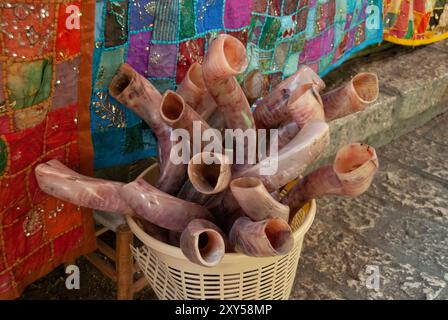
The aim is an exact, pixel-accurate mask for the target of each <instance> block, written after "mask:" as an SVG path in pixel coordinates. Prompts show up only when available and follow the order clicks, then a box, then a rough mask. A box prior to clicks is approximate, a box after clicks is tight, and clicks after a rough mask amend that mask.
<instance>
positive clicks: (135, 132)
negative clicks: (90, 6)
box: [91, 0, 382, 169]
mask: <svg viewBox="0 0 448 320" xmlns="http://www.w3.org/2000/svg"><path fill="white" fill-rule="evenodd" d="M368 7H375V8H377V10H376V11H375V10H369V9H368ZM381 8H382V5H381V0H348V1H347V0H300V1H298V0H269V1H268V0H256V1H255V0H164V1H161V0H121V1H119V0H109V1H106V0H103V1H97V8H96V9H97V11H96V15H97V17H96V30H95V37H96V49H95V57H94V63H93V82H94V83H95V88H94V91H93V94H92V106H91V117H92V137H93V143H94V150H95V152H94V153H95V168H97V169H99V168H104V167H109V166H113V165H119V164H125V163H129V162H131V161H133V160H136V159H139V158H143V157H146V156H149V155H155V153H156V141H155V140H154V137H153V136H152V135H151V133H150V130H149V129H148V128H147V126H146V125H145V124H144V123H142V121H140V120H139V119H138V118H137V117H136V116H135V115H134V114H132V113H131V112H130V111H128V110H127V109H126V108H125V107H123V106H121V105H120V104H119V103H118V102H116V101H114V100H113V99H112V98H111V97H110V96H109V95H108V94H107V86H108V84H109V83H110V79H111V77H112V76H113V74H114V73H115V71H116V69H117V68H118V66H119V65H120V63H122V62H124V61H126V62H127V63H129V64H131V65H132V66H133V67H134V68H136V69H137V71H139V72H140V73H141V74H142V75H144V76H145V77H146V78H148V79H150V80H151V81H152V82H153V83H154V84H155V85H156V86H157V87H158V88H159V90H161V91H164V90H166V89H168V88H169V89H173V88H175V86H176V84H179V83H180V81H182V79H183V77H184V76H185V73H186V71H187V70H188V68H189V66H190V65H191V64H192V63H193V62H195V61H202V59H203V56H204V52H205V51H206V50H207V46H208V44H209V43H210V41H211V40H212V39H213V38H214V37H216V35H217V34H218V33H221V32H226V33H229V34H232V35H234V36H236V37H238V38H239V39H240V40H241V41H242V42H243V43H245V44H246V45H247V53H248V56H249V58H250V64H249V68H248V70H247V72H250V71H251V70H253V69H260V70H261V71H262V72H263V73H264V74H266V77H267V78H268V80H269V81H270V82H271V83H272V84H275V83H276V82H278V81H280V80H281V79H282V78H284V77H286V76H289V75H291V74H293V73H294V72H295V71H296V70H297V68H298V66H299V65H301V64H307V65H310V66H311V67H312V68H313V69H315V70H316V71H317V72H318V73H319V74H320V75H324V74H326V73H327V72H328V71H330V70H331V69H333V68H335V67H336V66H338V65H339V64H341V63H342V62H343V61H344V60H346V59H347V58H348V57H349V56H350V55H351V54H353V53H354V52H357V51H359V50H361V49H363V48H365V47H366V46H368V45H370V44H374V43H379V42H381V39H382V23H381V22H382V18H381V17H382V16H381ZM372 14H376V15H377V17H371V15H372ZM369 18H371V20H372V19H373V20H374V21H377V23H376V24H375V23H373V24H372V23H371V24H370V25H369V24H366V23H367V22H368V20H369ZM372 26H373V27H372ZM243 77H244V75H243V76H242V77H240V79H239V80H241V79H242V78H243Z"/></svg>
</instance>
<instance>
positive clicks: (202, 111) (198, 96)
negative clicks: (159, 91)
mask: <svg viewBox="0 0 448 320" xmlns="http://www.w3.org/2000/svg"><path fill="white" fill-rule="evenodd" d="M176 92H177V93H178V94H180V95H181V96H182V98H184V100H185V102H186V103H187V104H188V105H190V106H191V107H192V108H193V109H194V110H195V111H196V112H197V113H198V114H199V115H200V116H201V117H202V118H204V119H205V120H207V119H208V118H210V116H211V115H212V114H213V113H214V112H215V110H216V107H217V105H216V102H215V100H214V99H213V98H212V96H211V95H210V94H209V93H208V91H207V87H206V86H205V82H204V79H203V78H202V66H201V65H200V64H199V63H197V62H195V63H193V64H192V65H191V66H190V68H189V69H188V71H187V74H186V75H185V77H184V79H183V80H182V82H181V83H180V85H179V87H178V88H177V90H176Z"/></svg>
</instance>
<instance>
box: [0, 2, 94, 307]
mask: <svg viewBox="0 0 448 320" xmlns="http://www.w3.org/2000/svg"><path fill="white" fill-rule="evenodd" d="M93 4H94V1H93V0H90V1H83V4H81V1H65V0H60V1H58V0H46V1H35V2H32V1H20V0H16V1H8V2H7V3H5V2H2V3H0V70H1V73H0V299H4V298H16V297H18V296H20V294H21V291H22V290H23V288H24V287H25V286H26V285H28V284H29V283H31V282H32V281H34V280H36V279H37V278H39V277H40V276H42V275H44V274H46V273H48V272H50V271H51V270H52V269H53V268H54V267H56V266H57V265H59V264H61V263H63V262H67V261H69V260H72V259H74V258H75V257H77V256H79V255H82V254H84V253H87V252H89V251H91V250H92V249H94V245H95V242H94V241H95V238H94V232H93V221H92V218H91V213H90V212H89V211H87V210H84V209H81V208H79V207H75V206H73V205H71V204H69V203H65V202H62V201H58V200H56V199H54V198H52V197H49V196H48V195H46V194H44V193H43V192H42V191H40V189H39V188H38V185H37V181H36V178H35V175H34V169H35V167H36V165H38V164H39V163H42V162H44V161H48V160H50V159H58V160H60V161H62V162H63V163H65V164H67V165H68V166H69V167H71V168H73V169H75V170H81V171H83V172H85V173H91V171H92V170H91V169H92V168H91V165H89V163H90V161H91V159H88V155H89V154H90V155H91V154H92V151H91V150H90V152H89V149H91V146H90V144H89V143H88V142H89V132H88V131H86V130H85V128H87V129H88V128H89V126H90V121H89V119H88V118H86V117H85V114H86V112H87V114H88V101H89V99H90V95H89V92H87V95H86V94H82V93H81V94H78V89H79V88H80V87H81V83H83V84H82V86H83V88H86V89H87V90H88V91H89V90H90V89H89V86H90V85H89V83H90V79H89V77H87V78H86V77H83V76H82V75H81V73H80V71H81V69H87V70H88V67H89V65H90V61H89V60H90V57H89V55H88V54H87V52H84V51H83V52H81V41H82V37H83V40H84V41H86V40H88V41H93V39H90V40H89V38H88V37H87V36H86V37H84V36H82V35H81V32H80V24H79V23H80V21H79V17H80V16H79V13H80V12H81V10H83V9H84V10H83V12H87V11H89V10H92V9H93ZM85 21H86V24H91V25H92V26H93V19H90V22H89V15H88V14H86V17H85ZM92 31H93V28H92ZM86 32H88V28H86ZM92 33H93V32H92ZM88 47H89V46H88V45H87V46H83V50H87V48H88ZM86 102H87V103H86ZM80 114H82V116H79V115H80ZM80 135H83V138H81V137H80ZM78 139H79V141H83V142H84V143H82V144H83V146H82V149H83V150H84V151H85V152H84V155H83V163H81V157H80V154H79V149H80V148H81V147H80V144H79V143H78Z"/></svg>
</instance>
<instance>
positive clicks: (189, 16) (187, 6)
mask: <svg viewBox="0 0 448 320" xmlns="http://www.w3.org/2000/svg"><path fill="white" fill-rule="evenodd" d="M181 8H182V9H181V14H180V35H179V37H180V39H181V40H182V39H186V38H191V37H194V36H195V34H196V31H195V28H194V26H195V15H194V12H195V10H194V1H193V0H181Z"/></svg>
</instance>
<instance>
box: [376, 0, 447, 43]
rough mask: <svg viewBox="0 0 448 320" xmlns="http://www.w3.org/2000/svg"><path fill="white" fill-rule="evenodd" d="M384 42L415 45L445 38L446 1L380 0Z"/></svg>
mask: <svg viewBox="0 0 448 320" xmlns="http://www.w3.org/2000/svg"><path fill="white" fill-rule="evenodd" d="M383 6H384V10H383V12H384V40H387V41H390V42H394V43H397V44H401V45H408V46H418V45H423V44H429V43H432V42H436V41H440V40H443V39H446V38H448V0H384V1H383Z"/></svg>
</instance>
